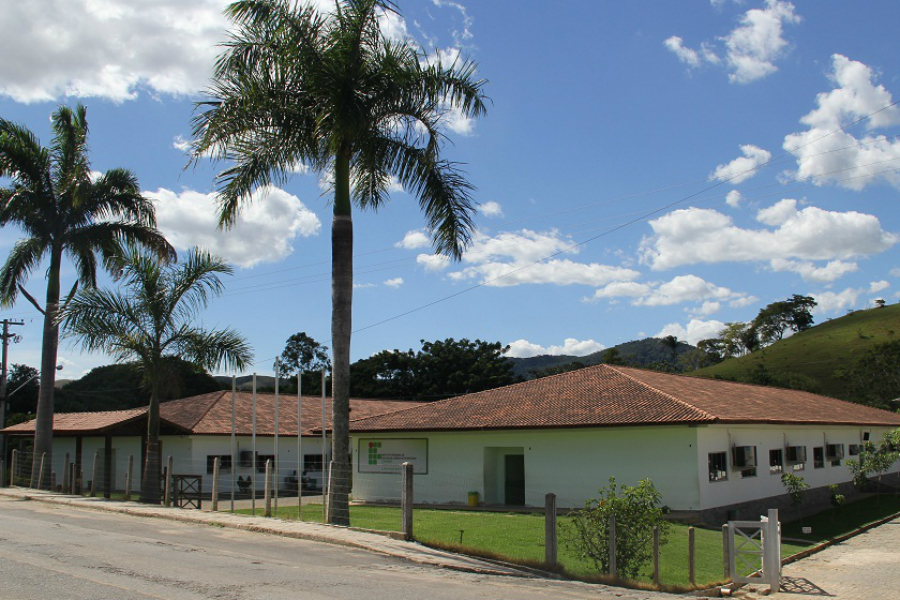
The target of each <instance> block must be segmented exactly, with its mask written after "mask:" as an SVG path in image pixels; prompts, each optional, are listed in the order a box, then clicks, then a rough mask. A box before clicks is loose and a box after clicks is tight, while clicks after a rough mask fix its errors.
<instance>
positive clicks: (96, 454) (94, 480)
mask: <svg viewBox="0 0 900 600" xmlns="http://www.w3.org/2000/svg"><path fill="white" fill-rule="evenodd" d="M99 463H100V451H99V450H97V451H96V452H94V466H93V467H92V469H91V498H93V497H95V496H96V495H97V467H98V466H100V465H99Z"/></svg>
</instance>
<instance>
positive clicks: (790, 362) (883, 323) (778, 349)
mask: <svg viewBox="0 0 900 600" xmlns="http://www.w3.org/2000/svg"><path fill="white" fill-rule="evenodd" d="M898 339H900V304H893V305H891V306H885V307H884V308H873V309H868V310H860V311H856V312H853V313H851V314H848V315H846V316H843V317H840V318H837V319H832V320H829V321H826V322H824V323H821V324H819V325H816V326H815V327H811V328H810V329H807V330H806V331H803V332H800V333H797V334H794V335H793V336H791V337H789V338H787V339H784V340H781V341H780V342H776V343H775V344H772V345H771V346H769V347H767V348H764V349H763V350H759V351H757V352H754V353H753V354H749V355H747V356H742V357H740V358H730V359H728V360H726V361H724V362H721V363H719V364H717V365H714V366H712V367H707V368H705V369H700V370H698V371H694V372H692V373H691V374H692V375H699V376H703V377H717V376H718V377H723V378H725V379H735V380H739V381H741V380H743V381H746V380H750V379H752V374H753V372H754V370H758V369H759V368H760V366H759V365H762V366H763V367H764V368H765V370H766V371H768V372H769V373H771V374H772V375H776V376H781V377H787V376H791V375H799V376H801V377H805V378H809V379H811V380H814V381H815V382H816V384H817V387H818V389H816V390H815V391H817V392H818V393H821V394H824V395H826V396H832V397H835V398H841V399H844V400H858V398H854V397H853V395H852V394H851V393H850V392H849V389H848V385H847V382H845V381H842V380H841V379H839V378H838V377H837V376H836V372H837V371H839V370H841V369H846V368H848V367H850V366H851V365H852V364H853V363H854V362H856V360H857V359H859V357H861V356H862V355H863V354H865V353H866V352H867V351H868V350H869V349H871V348H872V346H874V345H876V344H881V343H884V342H891V341H894V340H898Z"/></svg>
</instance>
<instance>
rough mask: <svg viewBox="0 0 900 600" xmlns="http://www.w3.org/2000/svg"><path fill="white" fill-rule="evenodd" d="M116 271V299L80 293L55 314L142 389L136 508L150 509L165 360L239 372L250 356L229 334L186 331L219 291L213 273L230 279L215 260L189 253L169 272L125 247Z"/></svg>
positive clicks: (154, 497) (168, 368)
mask: <svg viewBox="0 0 900 600" xmlns="http://www.w3.org/2000/svg"><path fill="white" fill-rule="evenodd" d="M120 266H121V269H122V279H123V280H124V282H125V288H126V291H125V292H124V293H123V292H121V291H113V290H105V289H92V290H83V291H81V292H79V293H78V294H77V295H76V296H75V297H74V298H73V299H72V301H71V302H70V303H69V305H68V306H66V307H65V308H63V310H62V311H61V312H60V319H61V321H62V324H63V326H64V328H65V330H66V332H67V333H66V335H68V336H71V337H74V338H75V339H77V340H78V341H80V343H81V345H82V346H83V347H84V348H85V349H87V350H89V351H98V350H99V351H102V352H106V353H108V354H110V355H111V356H113V357H115V358H116V359H118V360H120V361H122V362H125V361H131V362H135V363H137V366H136V368H137V369H139V371H140V373H141V375H142V379H143V383H144V384H145V385H146V386H147V387H148V388H149V390H150V405H149V408H148V411H147V453H146V462H145V463H144V469H143V473H142V478H141V502H146V503H154V504H155V503H158V502H159V493H160V465H159V403H160V399H161V398H163V397H165V395H166V393H167V391H168V390H170V389H171V387H170V386H171V385H172V381H173V369H172V366H173V361H172V360H171V357H173V356H178V357H181V358H182V359H184V360H187V361H189V362H190V363H192V364H194V365H196V366H197V367H200V368H203V369H213V368H217V367H220V366H224V367H227V368H235V369H242V368H243V367H244V365H245V364H247V363H248V362H249V361H250V358H251V353H250V349H249V347H248V346H247V343H246V342H245V341H244V339H243V338H242V337H241V336H239V335H238V334H237V333H235V332H234V331H232V330H230V329H225V330H220V331H207V330H205V329H202V328H200V327H197V326H195V325H194V322H195V319H196V318H197V316H198V315H199V313H200V311H202V310H203V309H204V308H205V307H206V306H207V304H208V303H209V301H210V299H211V298H212V297H213V296H216V295H218V294H220V293H221V291H222V287H223V286H222V282H221V280H220V279H219V275H220V274H230V273H231V268H230V267H229V266H228V265H226V264H225V263H224V262H222V261H221V260H220V259H218V258H214V257H212V256H210V255H209V254H207V253H206V252H200V251H196V250H192V251H190V252H188V253H187V254H186V256H184V257H183V260H182V261H181V263H180V264H179V265H177V266H175V265H171V266H169V265H161V264H160V263H159V262H157V261H156V260H155V259H154V258H153V257H152V256H149V255H147V254H146V253H143V252H140V251H138V250H136V249H133V248H132V249H130V250H129V252H128V253H127V254H126V255H125V256H124V257H123V258H122V259H121V261H120Z"/></svg>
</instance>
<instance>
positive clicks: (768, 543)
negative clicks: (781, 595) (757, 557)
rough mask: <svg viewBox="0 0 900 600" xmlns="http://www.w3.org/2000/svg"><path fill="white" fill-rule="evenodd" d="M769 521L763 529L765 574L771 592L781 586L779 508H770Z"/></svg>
mask: <svg viewBox="0 0 900 600" xmlns="http://www.w3.org/2000/svg"><path fill="white" fill-rule="evenodd" d="M767 516H768V522H767V523H766V524H765V529H764V530H763V575H764V576H765V578H766V583H767V584H768V586H769V593H775V592H777V591H778V588H779V587H781V531H780V525H779V523H778V510H777V509H774V508H770V509H769V512H768V515H767Z"/></svg>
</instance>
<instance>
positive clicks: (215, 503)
mask: <svg viewBox="0 0 900 600" xmlns="http://www.w3.org/2000/svg"><path fill="white" fill-rule="evenodd" d="M218 510H219V457H218V456H217V457H215V458H214V459H213V482H212V511H213V512H216V511H218Z"/></svg>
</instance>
